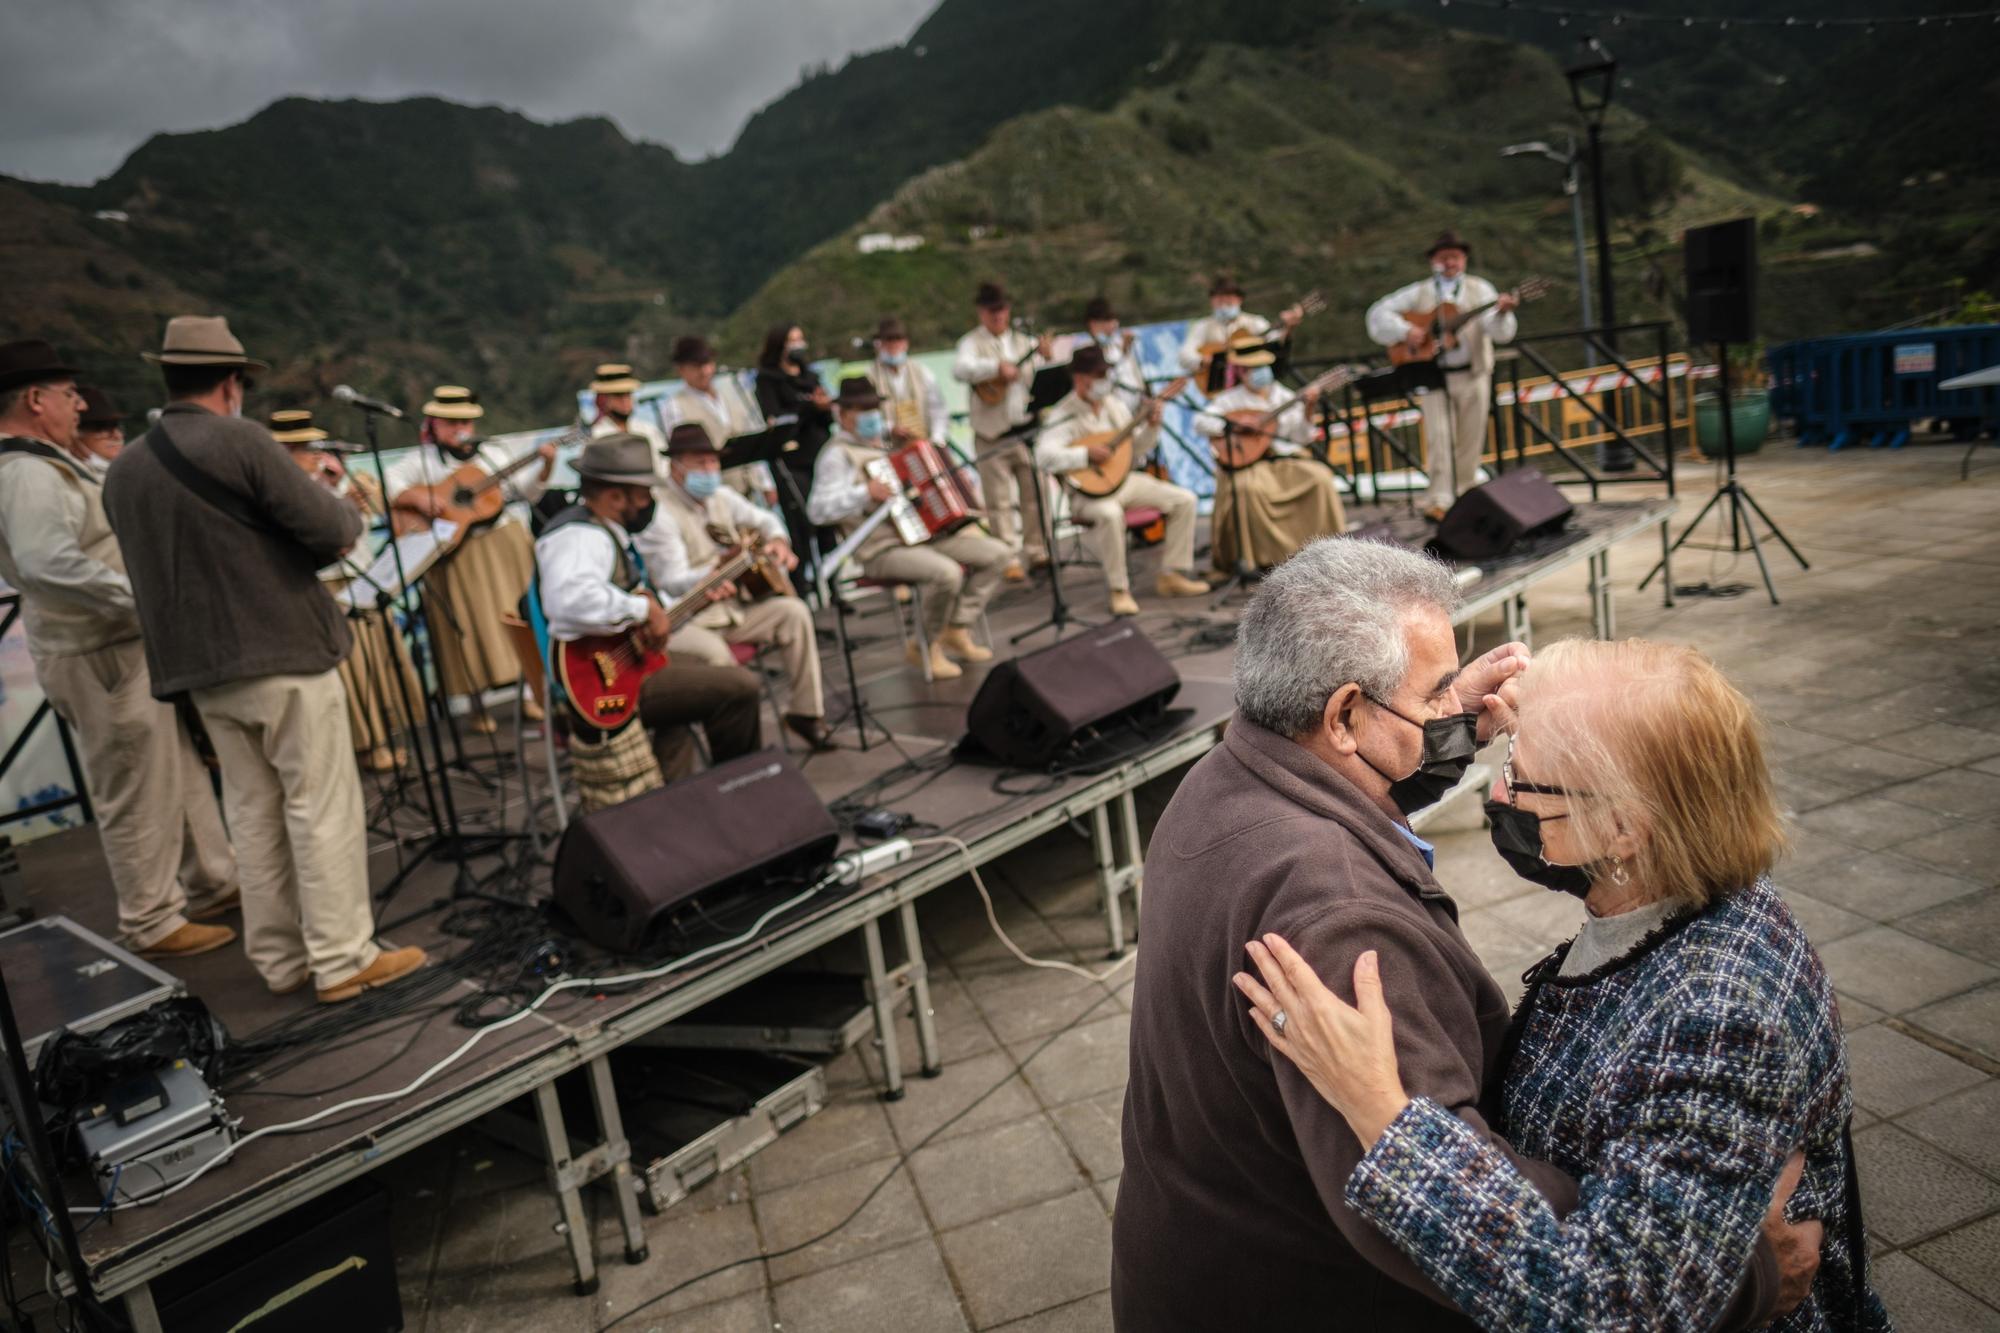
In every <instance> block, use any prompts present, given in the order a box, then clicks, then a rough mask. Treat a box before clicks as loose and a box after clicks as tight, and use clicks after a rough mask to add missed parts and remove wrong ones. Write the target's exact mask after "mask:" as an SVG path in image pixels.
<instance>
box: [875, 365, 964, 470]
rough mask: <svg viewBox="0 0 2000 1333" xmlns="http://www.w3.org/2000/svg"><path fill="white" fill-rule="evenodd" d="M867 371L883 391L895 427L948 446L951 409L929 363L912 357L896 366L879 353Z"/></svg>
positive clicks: (883, 400)
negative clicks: (947, 406) (945, 443)
mask: <svg viewBox="0 0 2000 1333" xmlns="http://www.w3.org/2000/svg"><path fill="white" fill-rule="evenodd" d="M867 375H868V382H869V383H870V384H872V385H874V386H875V392H876V393H878V394H880V395H882V411H883V412H884V413H885V414H887V416H888V418H889V428H890V429H891V430H900V431H907V432H908V433H909V434H911V435H914V436H921V437H922V438H924V439H926V440H929V441H930V442H931V443H932V444H935V445H936V446H937V447H938V448H940V449H942V448H944V441H945V433H946V432H947V431H949V430H950V429H951V413H950V412H948V411H947V410H946V409H945V405H944V390H942V389H940V388H939V387H938V382H937V376H935V375H933V374H931V372H930V368H929V367H928V366H920V365H918V364H917V363H916V362H914V361H910V360H905V361H904V362H903V363H902V364H901V365H895V366H892V365H890V364H889V363H888V362H886V361H884V360H883V359H882V358H881V357H879V356H878V357H876V358H875V359H874V360H873V361H871V362H869V363H868V370H867Z"/></svg>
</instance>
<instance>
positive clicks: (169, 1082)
mask: <svg viewBox="0 0 2000 1333" xmlns="http://www.w3.org/2000/svg"><path fill="white" fill-rule="evenodd" d="M92 1110H93V1112H94V1114H92V1115H91V1116H90V1118H88V1119H85V1120H82V1121H79V1122H78V1124H77V1127H76V1137H77V1141H78V1142H79V1143H81V1144H82V1145H83V1152H84V1156H85V1158H86V1159H87V1160H88V1162H89V1163H90V1170H91V1174H92V1175H94V1176H96V1177H97V1183H98V1184H99V1185H100V1186H102V1187H103V1189H104V1192H105V1194H107V1195H109V1194H110V1193H111V1190H112V1187H113V1185H114V1184H115V1185H116V1187H117V1190H118V1193H119V1194H120V1195H121V1196H130V1197H131V1198H134V1199H143V1198H145V1197H146V1196H147V1195H149V1194H157V1193H158V1192H159V1191H161V1190H163V1189H165V1188H166V1187H167V1186H169V1185H171V1184H173V1183H174V1182H175V1181H177V1180H183V1179H185V1178H187V1177H188V1176H191V1175H193V1174H194V1173H195V1172H196V1171H199V1170H200V1169H201V1168H202V1167H203V1166H204V1165H206V1164H207V1163H208V1162H210V1161H213V1160H214V1159H215V1158H217V1157H220V1156H221V1155H222V1154H223V1153H225V1152H227V1151H229V1145H230V1144H232V1143H234V1142H235V1141H236V1126H235V1124H234V1123H233V1122H231V1120H230V1119H229V1114H228V1111H227V1110H226V1109H225V1108H224V1107H223V1104H222V1098H221V1096H219V1095H218V1094H217V1093H215V1092H212V1091H211V1090H210V1089H209V1086H208V1084H207V1083H206V1082H204V1081H203V1079H202V1077H201V1075H200V1074H199V1073H198V1072H196V1070H195V1068H194V1066H193V1065H190V1064H188V1063H187V1062H186V1061H185V1060H176V1061H175V1062H174V1063H173V1064H171V1065H169V1066H168V1067H167V1068H165V1069H162V1070H160V1071H158V1073H156V1074H152V1075H148V1076H146V1077H145V1078H143V1079H137V1080H134V1081H133V1082H131V1083H129V1084H127V1085H126V1086H125V1087H124V1088H121V1089H119V1090H117V1091H116V1092H114V1093H113V1094H112V1096H111V1097H110V1098H108V1099H107V1101H106V1104H105V1105H103V1106H101V1107H95V1108H92Z"/></svg>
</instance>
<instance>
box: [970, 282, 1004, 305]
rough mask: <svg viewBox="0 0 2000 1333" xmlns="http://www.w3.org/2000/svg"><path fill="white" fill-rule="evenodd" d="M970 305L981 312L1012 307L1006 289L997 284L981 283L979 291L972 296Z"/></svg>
mask: <svg viewBox="0 0 2000 1333" xmlns="http://www.w3.org/2000/svg"><path fill="white" fill-rule="evenodd" d="M972 304H974V305H976V306H978V307H979V308H980V309H981V310H998V309H999V308H1000V307H1001V306H1003V305H1012V304H1013V301H1011V300H1009V299H1008V296H1007V289H1006V288H1005V287H1002V286H1001V285H1000V284H999V283H997V282H982V283H980V284H979V290H978V291H976V292H974V293H973V294H972Z"/></svg>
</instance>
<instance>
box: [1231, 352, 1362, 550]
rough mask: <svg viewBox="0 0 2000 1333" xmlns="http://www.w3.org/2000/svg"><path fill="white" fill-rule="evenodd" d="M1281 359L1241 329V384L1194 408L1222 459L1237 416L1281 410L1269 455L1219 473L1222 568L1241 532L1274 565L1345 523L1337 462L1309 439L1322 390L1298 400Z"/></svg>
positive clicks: (1237, 360) (1237, 358)
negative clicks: (1282, 377)
mask: <svg viewBox="0 0 2000 1333" xmlns="http://www.w3.org/2000/svg"><path fill="white" fill-rule="evenodd" d="M1276 361H1277V356H1276V355H1275V354H1274V353H1273V352H1272V351H1271V350H1270V348H1269V347H1268V346H1267V345H1266V343H1265V340H1264V339H1263V338H1261V337H1258V336H1257V335H1256V334H1239V335H1238V336H1237V338H1236V341H1235V342H1234V343H1233V344H1232V345H1231V346H1230V349H1229V365H1230V367H1231V369H1232V370H1233V371H1234V372H1235V376H1236V385H1235V387H1234V388H1230V389H1225V390H1223V392H1221V393H1219V394H1217V395H1216V396H1215V397H1213V398H1211V399H1209V400H1208V406H1207V408H1205V409H1204V410H1203V411H1201V412H1198V413H1196V414H1195V419H1194V425H1195V429H1196V430H1198V431H1200V432H1201V433H1202V434H1203V435H1206V436H1208V437H1209V439H1210V441H1211V442H1212V443H1213V445H1214V447H1215V449H1216V456H1217V462H1218V466H1220V464H1221V460H1222V459H1223V458H1224V457H1225V456H1226V455H1227V453H1228V444H1229V441H1230V440H1231V438H1232V432H1235V431H1236V430H1237V429H1238V426H1237V423H1236V422H1235V421H1232V419H1231V418H1233V417H1236V416H1237V414H1239V413H1242V414H1249V415H1251V416H1252V417H1254V418H1264V417H1267V416H1269V414H1271V413H1273V412H1281V413H1282V414H1281V415H1279V416H1278V417H1276V418H1275V419H1273V420H1271V421H1270V423H1269V426H1268V428H1267V429H1268V430H1269V431H1270V433H1271V445H1270V450H1269V452H1267V453H1266V454H1265V455H1264V457H1263V458H1261V459H1259V460H1258V461H1256V462H1254V463H1251V464H1250V465H1249V466H1247V467H1239V468H1236V469H1235V470H1233V471H1231V472H1229V473H1228V475H1227V476H1223V475H1221V474H1220V473H1218V475H1217V479H1216V485H1215V512H1214V514H1213V516H1212V517H1211V518H1210V520H1209V531H1210V533H1211V536H1212V542H1213V549H1214V553H1215V554H1214V562H1215V567H1216V568H1217V569H1221V570H1229V569H1234V568H1235V567H1236V560H1237V555H1238V552H1237V546H1238V541H1239V538H1240V540H1241V544H1242V546H1243V548H1244V550H1243V553H1242V554H1243V557H1244V558H1245V559H1247V560H1248V561H1249V562H1250V563H1251V564H1252V565H1254V566H1255V567H1256V568H1258V569H1269V568H1271V567H1272V566H1274V565H1280V564H1283V563H1284V562H1285V561H1286V560H1288V559H1290V558H1291V556H1292V553H1293V552H1295V551H1297V550H1298V549H1299V548H1300V547H1301V546H1304V545H1305V544H1306V543H1307V542H1309V541H1312V540H1313V539H1314V538H1316V537H1329V536H1334V535H1337V534H1338V533H1340V532H1341V530H1342V529H1344V528H1345V527H1346V526H1347V519H1346V515H1345V514H1344V513H1343V511H1342V510H1341V506H1340V489H1339V488H1338V487H1337V486H1336V485H1335V484H1334V479H1333V469H1332V468H1330V467H1327V466H1326V465H1325V464H1324V463H1321V462H1320V461H1319V460H1318V459H1316V458H1314V457H1313V456H1312V453H1311V451H1310V449H1309V448H1308V447H1307V443H1306V441H1307V440H1308V438H1309V433H1310V431H1311V430H1312V427H1313V421H1312V410H1313V404H1314V403H1316V402H1317V401H1318V398H1319V392H1318V390H1312V391H1311V392H1310V393H1308V394H1307V395H1306V399H1305V401H1304V402H1303V403H1299V402H1298V399H1299V395H1297V394H1294V393H1293V392H1292V391H1291V390H1290V389H1288V388H1286V387H1285V386H1284V385H1282V384H1280V383H1278V381H1277V373H1276V370H1275V368H1274V363H1275V362H1276ZM1308 387H1309V388H1310V386H1308ZM1294 403H1298V405H1297V406H1292V404H1294ZM1286 409H1289V410H1286Z"/></svg>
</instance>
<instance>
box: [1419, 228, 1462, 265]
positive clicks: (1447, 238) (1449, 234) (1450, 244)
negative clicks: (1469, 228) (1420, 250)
mask: <svg viewBox="0 0 2000 1333" xmlns="http://www.w3.org/2000/svg"><path fill="white" fill-rule="evenodd" d="M1440 250H1459V251H1462V252H1463V253H1464V255H1465V257H1466V258H1467V259H1470V258H1472V247H1471V246H1470V245H1467V244H1466V243H1465V238H1464V237H1462V236H1460V235H1459V234H1458V233H1457V232H1456V231H1453V230H1452V229H1451V228H1450V227H1446V228H1445V229H1444V230H1443V231H1441V232H1439V233H1438V238H1437V239H1436V240H1435V241H1432V242H1431V248H1430V249H1428V250H1426V251H1424V258H1425V259H1429V258H1430V257H1431V256H1432V255H1434V254H1436V253H1437V252H1438V251H1440Z"/></svg>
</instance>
